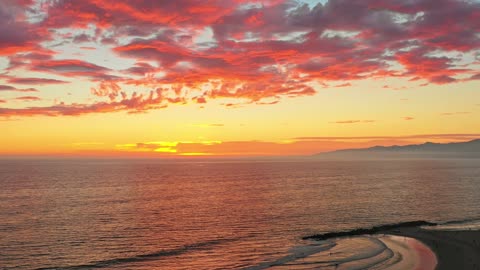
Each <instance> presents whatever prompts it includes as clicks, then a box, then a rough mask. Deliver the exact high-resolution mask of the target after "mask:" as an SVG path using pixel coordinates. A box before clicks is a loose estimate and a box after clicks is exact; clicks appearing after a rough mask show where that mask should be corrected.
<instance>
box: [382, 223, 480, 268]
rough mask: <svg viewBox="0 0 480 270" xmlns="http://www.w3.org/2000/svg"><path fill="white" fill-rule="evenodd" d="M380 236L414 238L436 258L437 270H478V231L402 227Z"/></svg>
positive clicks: (479, 251)
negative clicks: (425, 246)
mask: <svg viewBox="0 0 480 270" xmlns="http://www.w3.org/2000/svg"><path fill="white" fill-rule="evenodd" d="M380 233H382V234H389V235H396V236H405V237H411V238H415V239H417V240H419V241H421V242H422V243H424V244H425V245H427V246H428V247H429V248H430V249H431V250H432V251H433V252H434V253H435V255H436V256H437V263H438V264H437V267H436V268H435V269H437V270H447V269H475V270H478V269H480V231H475V230H429V229H423V228H421V227H403V228H399V229H395V230H386V231H383V232H380Z"/></svg>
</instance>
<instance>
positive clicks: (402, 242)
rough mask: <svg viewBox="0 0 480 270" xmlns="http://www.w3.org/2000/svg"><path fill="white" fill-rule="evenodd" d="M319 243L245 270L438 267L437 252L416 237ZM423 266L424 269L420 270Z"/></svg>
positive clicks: (378, 236) (367, 238)
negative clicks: (272, 269) (435, 253)
mask: <svg viewBox="0 0 480 270" xmlns="http://www.w3.org/2000/svg"><path fill="white" fill-rule="evenodd" d="M316 243H318V244H317V245H318V246H306V247H302V248H297V249H295V250H292V251H291V254H290V255H288V256H284V257H282V258H280V259H277V260H274V261H270V262H264V263H261V264H258V265H256V266H253V267H248V268H244V270H263V269H269V268H271V267H273V268H275V267H278V269H298V270H300V269H338V270H340V269H341V270H359V269H363V270H366V269H369V270H379V269H434V267H435V265H436V257H435V255H434V253H433V252H431V251H430V250H429V249H428V247H426V246H425V245H424V244H422V243H421V242H419V241H418V240H416V239H413V238H407V237H400V236H394V235H376V236H358V237H351V238H337V239H332V240H326V241H321V242H316ZM425 262H432V263H425ZM420 265H425V267H424V268H419V267H418V266H420ZM275 269H277V268H275Z"/></svg>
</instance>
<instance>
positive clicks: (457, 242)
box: [303, 221, 480, 270]
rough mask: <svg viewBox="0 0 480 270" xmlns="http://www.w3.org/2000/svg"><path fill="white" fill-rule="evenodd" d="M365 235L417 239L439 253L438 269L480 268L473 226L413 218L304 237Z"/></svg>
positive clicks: (479, 234)
mask: <svg viewBox="0 0 480 270" xmlns="http://www.w3.org/2000/svg"><path fill="white" fill-rule="evenodd" d="M447 224H450V223H447ZM437 226H438V227H437ZM429 228H430V229H429ZM365 235H372V236H374V235H392V236H399V237H409V238H413V239H416V240H418V241H420V242H421V243H423V244H425V245H426V246H427V247H428V248H430V250H431V251H432V252H433V253H434V254H435V256H436V257H437V266H436V267H435V269H438V270H448V269H473V270H480V230H475V229H474V230H471V229H468V227H463V226H462V227H458V228H456V229H454V230H449V229H444V228H442V224H436V223H431V222H426V221H411V222H402V223H397V224H388V225H381V226H375V227H371V228H362V229H355V230H351V231H340V232H330V233H325V234H316V235H311V236H306V237H303V239H306V240H308V239H311V240H317V241H318V240H320V241H321V240H327V239H333V238H344V237H347V238H348V237H356V236H365Z"/></svg>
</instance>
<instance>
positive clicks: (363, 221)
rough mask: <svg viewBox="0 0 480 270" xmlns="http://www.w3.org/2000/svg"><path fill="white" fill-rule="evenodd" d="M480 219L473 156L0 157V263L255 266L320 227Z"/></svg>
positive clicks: (479, 182) (479, 171) (479, 179)
mask: <svg viewBox="0 0 480 270" xmlns="http://www.w3.org/2000/svg"><path fill="white" fill-rule="evenodd" d="M479 217H480V160H478V159H477V160H430V161H425V160H422V161H418V160H416V161H338V162H333V161H332V162H325V161H308V162H305V161H301V162H297V161H295V162H278V161H277V162H269V161H257V162H252V161H241V162H232V161H225V162H161V161H154V160H110V161H108V160H67V161H65V160H63V161H61V160H3V161H0V269H39V268H46V269H90V268H102V269H232V268H247V267H252V266H257V267H258V266H261V265H262V263H264V262H269V261H275V260H277V259H279V258H282V257H284V256H288V254H291V252H292V250H294V249H295V248H298V247H301V246H304V245H308V241H304V240H301V238H302V236H307V235H311V234H315V233H322V232H329V231H338V230H346V229H353V228H359V227H368V226H372V225H379V224H386V223H396V222H402V221H412V220H428V221H435V222H443V221H451V220H463V219H470V218H479ZM282 269H283V268H282Z"/></svg>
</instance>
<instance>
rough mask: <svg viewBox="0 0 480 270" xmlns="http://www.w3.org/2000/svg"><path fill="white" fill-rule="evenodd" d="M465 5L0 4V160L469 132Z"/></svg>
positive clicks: (247, 150)
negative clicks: (15, 157) (8, 157)
mask: <svg viewBox="0 0 480 270" xmlns="http://www.w3.org/2000/svg"><path fill="white" fill-rule="evenodd" d="M479 30H480V1H477V0H359V1H349V0H328V1H327V0H324V1H316V0H309V1H307V0H303V1H300V0H176V1H170V0H158V1H149V0H124V1H117V0H2V1H0V141H1V145H0V155H2V156H18V155H20V156H23V155H27V156H30V155H54V156H55V155H61V156H64V155H72V156H109V157H110V156H132V157H133V156H135V157H136V156H139V157H181V156H215V157H217V156H276V155H280V156H289V155H310V154H314V153H318V152H324V151H332V150H336V149H344V148H360V147H369V146H373V145H395V144H397V145H405V144H412V143H422V142H426V141H432V142H456V141H466V140H471V139H475V138H479V137H480V121H479V119H480V91H479V89H480V31H479Z"/></svg>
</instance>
